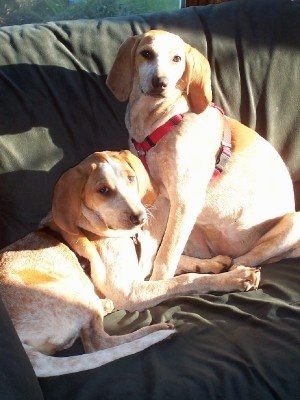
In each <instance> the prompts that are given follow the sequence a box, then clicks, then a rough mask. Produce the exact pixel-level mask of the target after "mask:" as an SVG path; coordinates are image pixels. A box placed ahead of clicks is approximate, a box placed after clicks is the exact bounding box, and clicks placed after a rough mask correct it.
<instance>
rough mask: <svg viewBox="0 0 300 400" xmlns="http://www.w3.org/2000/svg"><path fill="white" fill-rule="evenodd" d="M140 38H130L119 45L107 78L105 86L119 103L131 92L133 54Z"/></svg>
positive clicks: (138, 36) (133, 66)
mask: <svg viewBox="0 0 300 400" xmlns="http://www.w3.org/2000/svg"><path fill="white" fill-rule="evenodd" d="M141 37H142V36H141V35H136V36H131V37H130V38H128V39H127V40H126V41H125V42H124V43H123V44H122V45H121V47H120V48H119V50H118V53H117V56H116V58H115V61H114V63H113V65H112V68H111V70H110V72H109V74H108V76H107V79H106V85H107V86H108V87H109V89H110V90H111V91H112V92H113V94H114V95H115V97H116V98H117V99H118V100H119V101H126V100H127V99H128V97H129V95H130V92H131V90H132V83H133V76H134V68H135V52H136V48H137V46H138V44H139V42H140V40H141Z"/></svg>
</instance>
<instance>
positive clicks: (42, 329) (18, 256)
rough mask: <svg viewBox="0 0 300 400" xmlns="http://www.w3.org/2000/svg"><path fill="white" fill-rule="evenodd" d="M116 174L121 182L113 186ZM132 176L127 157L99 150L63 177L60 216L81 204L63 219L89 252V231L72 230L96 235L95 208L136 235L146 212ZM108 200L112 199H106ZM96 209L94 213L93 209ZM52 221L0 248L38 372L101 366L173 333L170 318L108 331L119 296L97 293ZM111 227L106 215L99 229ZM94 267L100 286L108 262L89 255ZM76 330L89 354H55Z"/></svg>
mask: <svg viewBox="0 0 300 400" xmlns="http://www.w3.org/2000/svg"><path fill="white" fill-rule="evenodd" d="M109 161H110V162H111V164H112V167H111V166H110V162H109ZM110 169H112V171H110ZM117 178H118V179H119V185H117V184H116V185H115V186H114V187H112V186H113V184H114V183H113V182H114V179H117ZM133 178H135V174H134V171H133V170H132V168H130V166H129V165H128V164H127V163H126V162H125V161H123V160H122V157H121V156H118V155H117V156H115V155H109V154H108V153H96V154H94V155H92V156H91V157H88V158H87V159H86V160H84V161H83V162H82V163H80V164H79V166H77V167H76V168H74V169H72V170H70V171H68V172H67V173H66V174H65V175H63V176H62V178H61V179H60V180H59V181H58V183H57V185H56V189H55V192H54V199H53V215H54V221H56V220H58V224H61V223H62V218H61V219H59V217H60V213H61V212H63V210H64V209H68V213H67V215H68V216H70V215H71V214H72V215H74V216H75V212H76V211H79V208H80V207H82V214H81V215H80V221H78V220H72V221H70V220H69V219H68V218H64V224H65V227H64V228H65V229H66V232H67V233H66V236H67V237H68V235H69V236H71V237H72V238H73V239H74V238H75V239H76V240H77V241H78V243H80V245H82V246H85V245H86V247H85V248H84V251H85V252H86V253H85V254H84V255H85V256H86V257H89V256H90V254H92V251H93V249H94V247H93V246H92V245H91V244H90V242H89V241H88V240H87V239H86V238H84V239H85V241H84V239H83V234H81V235H79V234H78V235H76V234H75V235H72V234H70V231H72V230H73V228H74V229H75V227H76V228H77V229H78V230H79V228H78V226H79V225H80V224H81V223H82V224H81V225H82V229H83V230H84V229H87V230H89V232H93V233H90V235H92V236H95V235H96V234H97V232H98V231H97V228H95V229H94V226H93V224H94V221H93V220H92V219H90V218H89V214H90V213H92V214H93V216H94V219H97V218H99V219H100V218H101V217H100V214H97V209H99V210H101V212H102V211H103V213H105V215H106V218H107V227H106V228H105V229H108V230H109V231H113V230H115V232H116V233H117V235H118V232H120V231H119V230H118V229H123V230H124V232H125V236H126V237H127V236H128V237H130V235H133V234H134V231H135V227H136V226H139V225H140V224H141V223H143V221H144V219H145V218H146V213H145V209H144V207H142V205H141V204H140V197H139V196H138V191H137V190H136V182H134V181H133V182H132V181H131V180H132V179H133ZM133 180H134V179H133ZM66 181H69V185H67V186H66V187H65V188H64V189H63V191H64V193H62V184H63V185H64V184H65V183H66ZM140 184H142V182H140ZM108 185H110V186H109V187H110V189H111V191H112V192H113V191H115V192H116V193H117V194H116V195H115V196H113V195H111V193H107V191H106V190H107V186H108ZM131 187H132V188H131ZM83 188H84V194H83V198H81V189H83ZM140 190H142V188H141V187H140ZM74 194H76V196H74ZM61 196H63V198H62V197H61ZM73 196H74V197H73ZM130 196H131V197H132V199H131V198H130ZM123 198H124V199H123ZM99 199H100V200H99ZM60 201H65V203H64V204H61V203H60ZM106 201H107V202H108V203H110V202H111V203H112V204H107V205H106ZM81 203H82V205H81ZM135 204H136V206H135ZM95 207H96V211H92V209H93V208H95ZM126 207H127V208H126ZM119 210H121V211H120V212H119ZM85 214H86V217H85ZM119 214H120V215H119ZM119 217H120V218H119ZM54 221H53V218H52V216H51V215H50V216H49V217H48V218H46V221H45V224H44V226H43V227H42V228H41V229H40V230H38V231H37V232H33V233H30V234H29V235H27V236H26V237H24V238H23V239H20V240H18V241H17V242H15V243H14V244H12V245H9V246H8V247H6V248H5V249H3V250H2V251H1V253H0V294H1V297H2V299H3V301H4V304H5V305H6V307H7V309H8V312H9V314H10V317H11V319H12V321H13V324H14V326H15V328H16V331H17V333H18V335H19V337H20V339H21V342H22V344H23V346H24V349H25V350H26V352H27V354H28V356H29V358H30V361H31V363H32V365H33V367H34V370H35V372H36V375H37V376H39V377H43V376H54V375H62V374H66V373H72V372H77V371H82V370H86V369H91V368H95V367H98V366H101V365H104V364H106V363H109V362H111V361H113V360H116V359H118V358H121V357H124V356H127V355H130V354H134V353H136V352H139V351H141V350H143V349H145V348H147V347H148V346H151V345H152V344H154V343H157V342H159V341H161V340H163V339H165V338H166V337H168V336H169V335H171V334H172V333H174V329H172V326H171V325H170V324H166V323H159V324H156V325H152V326H149V327H144V328H141V329H139V330H138V331H136V332H133V333H130V334H127V335H122V336H109V335H108V334H107V333H105V332H104V329H103V317H104V316H105V315H106V314H107V313H109V312H111V311H112V309H113V308H114V306H113V302H112V301H111V300H109V299H101V298H99V297H98V295H97V294H96V293H95V288H94V286H93V284H92V282H91V281H90V279H89V278H88V276H87V275H86V274H85V272H84V271H83V269H82V266H81V265H80V262H79V261H80V257H79V255H78V257H79V258H78V257H77V256H76V255H75V253H74V251H73V250H72V249H71V247H70V246H69V245H68V243H67V240H65V239H64V238H63V236H64V235H63V234H60V233H59V232H63V231H64V228H58V227H57V226H56V224H55V222H54ZM95 224H96V225H97V221H96V222H95ZM108 226H109V227H108ZM105 229H103V223H102V220H101V234H102V233H103V232H104V231H105ZM89 246H90V247H89ZM91 249H92V250H91ZM89 252H90V253H89ZM92 255H93V256H94V257H97V256H98V255H96V256H95V255H94V254H92ZM98 257H99V256H98ZM96 262H97V264H96ZM125 262H126V259H124V260H122V263H125ZM96 268H98V269H97V270H96ZM91 269H92V276H93V277H95V276H96V277H97V279H98V282H99V281H100V280H101V284H102V283H103V282H104V281H105V279H106V278H105V266H104V265H103V263H102V262H101V260H100V258H97V260H95V259H94V260H93V259H91ZM124 269H125V270H126V268H124ZM78 336H80V337H81V339H82V343H83V346H84V349H85V352H86V353H89V354H83V355H78V356H72V357H52V356H50V355H52V354H53V353H55V352H56V351H58V350H61V349H65V348H68V347H70V346H71V345H72V344H73V343H74V341H75V339H76V338H77V337H78Z"/></svg>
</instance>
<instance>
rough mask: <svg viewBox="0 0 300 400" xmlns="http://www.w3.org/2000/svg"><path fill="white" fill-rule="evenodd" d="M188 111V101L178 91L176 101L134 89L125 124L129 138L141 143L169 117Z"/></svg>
mask: <svg viewBox="0 0 300 400" xmlns="http://www.w3.org/2000/svg"><path fill="white" fill-rule="evenodd" d="M187 111H189V105H188V101H187V99H186V96H184V95H183V94H182V92H180V91H178V97H177V98H176V99H174V98H172V99H168V98H163V97H154V96H150V95H146V94H143V93H142V92H141V91H140V89H139V88H135V89H134V90H133V92H132V93H131V95H130V97H129V103H128V106H127V110H126V117H125V123H126V127H127V129H128V131H129V134H130V137H131V138H133V139H135V140H136V141H137V142H141V141H143V140H144V139H145V137H146V136H148V135H150V134H151V133H152V132H153V131H154V130H155V129H157V128H158V127H159V126H161V125H163V124H164V123H165V122H166V121H168V120H169V119H170V118H171V117H173V116H174V115H177V114H184V113H185V112H187Z"/></svg>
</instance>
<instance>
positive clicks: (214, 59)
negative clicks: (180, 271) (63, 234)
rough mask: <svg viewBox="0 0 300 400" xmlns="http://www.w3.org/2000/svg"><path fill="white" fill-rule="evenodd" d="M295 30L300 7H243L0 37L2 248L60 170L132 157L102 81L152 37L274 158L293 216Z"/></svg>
mask: <svg viewBox="0 0 300 400" xmlns="http://www.w3.org/2000/svg"><path fill="white" fill-rule="evenodd" d="M299 20H300V6H299V3H296V2H292V1H287V0H260V1H252V0H241V1H233V2H228V3H224V4H221V5H216V6H207V7H190V8H186V9H182V10H179V11H174V12H170V13H168V12H162V13H154V14H144V15H136V16H130V17H124V18H111V19H103V20H99V21H97V20H80V21H73V22H60V23H48V24H43V25H24V26H14V27H6V28H2V29H0V43H1V46H0V115H1V117H0V149H1V157H0V174H1V175H0V209H1V211H0V224H1V238H0V247H2V246H4V245H5V244H7V243H9V242H12V241H14V240H16V239H17V238H19V237H21V236H23V235H24V234H25V233H27V232H28V231H30V230H32V229H34V228H36V227H37V225H38V223H39V221H40V219H41V218H42V217H43V216H44V215H45V214H46V213H47V211H48V210H49V208H50V203H51V195H52V189H53V185H54V183H55V181H56V180H57V178H58V177H59V175H60V174H61V173H62V172H63V171H64V170H66V169H67V168H69V167H70V166H73V165H74V164H76V163H77V162H79V161H80V160H81V159H83V158H84V157H85V156H87V155H88V154H90V153H92V152H93V151H96V150H98V151H99V150H104V149H122V148H126V147H127V132H126V129H125V126H124V111H125V104H121V103H119V102H118V101H117V100H116V99H114V98H113V96H112V94H111V93H110V92H109V90H108V89H107V88H106V85H105V79H106V75H107V73H108V71H109V69H110V67H111V65H112V62H113V60H114V57H115V55H116V52H117V50H118V47H119V46H120V44H121V43H122V41H123V40H125V39H126V38H127V37H129V36H131V35H133V34H138V33H141V32H145V31H147V30H149V29H152V28H154V29H155V28H160V29H165V30H169V31H171V32H174V33H177V34H179V35H181V36H182V37H183V39H184V40H186V41H187V42H189V43H190V44H191V45H193V46H194V47H196V48H198V49H199V50H200V51H202V52H203V53H204V54H205V55H206V56H207V57H208V59H209V61H210V63H211V67H212V85H213V96H214V101H215V103H217V104H219V105H220V106H222V107H223V108H224V109H225V111H226V113H227V114H228V115H229V116H232V117H235V118H238V119H240V120H241V121H242V122H244V123H245V124H247V125H249V126H250V127H252V128H255V129H256V130H258V132H259V133H260V134H261V135H262V136H264V137H265V138H267V139H268V140H269V141H270V142H271V143H272V144H273V145H274V146H275V147H276V149H277V150H278V151H279V152H280V154H281V155H282V157H283V158H284V160H285V161H286V163H287V165H288V167H289V170H290V172H291V175H292V178H293V181H294V184H295V193H296V198H297V207H298V208H300V196H299V193H300V151H299V150H300V113H299V104H300V90H299V81H300V72H299V71H300V68H299V65H300V51H299V49H300V35H299ZM266 168H268V166H267V165H266ZM282 195H283V196H284V193H283V194H282ZM274 201H280V200H279V199H274Z"/></svg>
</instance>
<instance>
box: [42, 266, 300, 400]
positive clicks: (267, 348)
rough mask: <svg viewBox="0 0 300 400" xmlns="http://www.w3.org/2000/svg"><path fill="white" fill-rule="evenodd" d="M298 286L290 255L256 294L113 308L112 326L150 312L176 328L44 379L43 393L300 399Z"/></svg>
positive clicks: (154, 399) (53, 396)
mask: <svg viewBox="0 0 300 400" xmlns="http://www.w3.org/2000/svg"><path fill="white" fill-rule="evenodd" d="M299 285H300V274H299V262H297V261H284V262H281V263H278V264H274V265H269V266H263V268H262V285H261V287H260V288H259V289H258V290H257V291H254V292H248V293H235V294H223V295H221V294H209V295H202V296H186V297H178V298H174V299H172V300H170V301H167V302H164V303H162V304H161V305H160V306H157V307H155V308H154V309H153V310H151V312H149V311H146V312H144V313H140V314H139V313H133V314H132V315H130V314H127V316H125V315H124V312H122V311H120V312H118V313H115V314H114V315H113V316H112V317H111V318H110V319H111V320H112V319H115V321H114V322H115V325H116V326H115V328H114V329H110V332H116V331H118V332H121V331H122V332H126V331H127V327H131V329H132V328H133V327H134V326H139V325H140V324H141V323H143V321H144V322H146V323H147V322H148V320H149V318H150V317H151V316H152V319H153V321H154V322H157V321H160V320H162V321H171V322H173V323H175V324H176V325H177V326H178V334H177V335H176V336H175V337H173V338H172V339H170V340H167V341H165V342H164V343H161V344H159V345H155V346H153V347H152V348H151V349H147V350H145V351H144V352H143V353H141V354H138V355H134V356H131V357H127V358H125V359H121V360H118V361H116V362H114V363H111V364H109V365H107V366H104V367H102V368H98V369H95V370H92V371H87V372H84V373H80V374H73V375H68V376H66V377H57V378H52V379H41V380H40V383H41V387H42V389H43V392H44V395H45V398H46V399H48V400H57V399H66V400H67V399H72V400H77V399H78V400H80V399H85V400H90V399H101V400H102V399H105V400H108V399H109V400H117V399H131V400H140V399H145V400H146V399H149V400H150V399H151V400H169V399H178V400H179V399H180V400H187V399H188V400H199V399H205V400H219V399H222V400H232V399H239V400H240V399H243V400H250V399H251V400H274V399H276V400H297V399H299V398H300V397H299V393H300V382H299V376H300V363H299V357H300V350H299V349H300V336H299V328H300V307H299V306H300V303H299V300H300V296H299ZM108 322H109V323H108V325H109V327H110V328H111V322H112V321H108ZM119 325H121V327H122V328H121V329H120V328H117V326H119Z"/></svg>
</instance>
